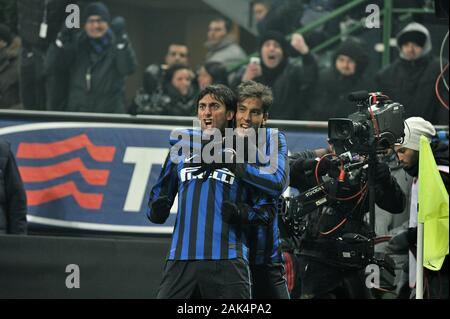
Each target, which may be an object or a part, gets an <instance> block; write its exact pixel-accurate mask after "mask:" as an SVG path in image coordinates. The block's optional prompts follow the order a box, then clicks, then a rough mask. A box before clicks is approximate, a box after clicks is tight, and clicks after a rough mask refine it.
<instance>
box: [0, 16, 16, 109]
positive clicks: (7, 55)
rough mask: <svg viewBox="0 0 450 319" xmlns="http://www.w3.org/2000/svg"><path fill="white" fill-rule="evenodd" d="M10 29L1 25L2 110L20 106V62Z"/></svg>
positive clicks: (0, 102) (0, 96)
mask: <svg viewBox="0 0 450 319" xmlns="http://www.w3.org/2000/svg"><path fill="white" fill-rule="evenodd" d="M12 42H13V36H12V34H11V31H10V30H9V28H8V27H7V26H6V25H4V24H0V109H3V108H12V107H15V106H17V105H19V102H20V101H19V67H18V65H19V60H18V57H17V56H18V53H19V52H18V51H19V48H18V47H17V46H14V45H11V43H12Z"/></svg>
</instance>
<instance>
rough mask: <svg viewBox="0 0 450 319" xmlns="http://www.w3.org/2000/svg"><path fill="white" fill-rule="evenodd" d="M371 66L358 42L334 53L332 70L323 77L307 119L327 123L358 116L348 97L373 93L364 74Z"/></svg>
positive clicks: (354, 40)
mask: <svg viewBox="0 0 450 319" xmlns="http://www.w3.org/2000/svg"><path fill="white" fill-rule="evenodd" d="M368 64H369V57H368V55H367V53H366V50H365V48H364V46H363V45H362V44H361V42H360V41H359V40H358V39H353V38H349V39H347V40H346V41H345V42H343V43H342V44H341V45H340V46H339V47H338V48H337V50H336V51H335V53H334V55H333V57H332V64H331V66H330V67H329V68H327V69H324V70H323V71H322V72H321V73H320V76H319V81H318V85H317V86H316V88H315V93H314V97H313V98H312V100H311V112H310V114H309V115H308V119H311V120H320V121H328V119H329V118H332V117H347V115H349V114H352V113H354V112H356V111H357V108H356V106H355V104H354V103H352V102H350V101H349V100H348V95H349V94H350V93H351V92H355V91H359V90H367V91H371V89H372V86H373V85H372V84H371V83H370V81H369V80H368V76H366V74H365V70H366V68H367V66H368Z"/></svg>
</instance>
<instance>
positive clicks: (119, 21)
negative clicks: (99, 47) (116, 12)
mask: <svg viewBox="0 0 450 319" xmlns="http://www.w3.org/2000/svg"><path fill="white" fill-rule="evenodd" d="M125 27H126V22H125V19H124V18H123V17H115V18H114V19H113V20H112V21H111V29H112V30H113V32H114V34H115V35H116V36H117V42H118V43H119V44H121V47H122V46H126V44H128V36H127V34H126V32H125Z"/></svg>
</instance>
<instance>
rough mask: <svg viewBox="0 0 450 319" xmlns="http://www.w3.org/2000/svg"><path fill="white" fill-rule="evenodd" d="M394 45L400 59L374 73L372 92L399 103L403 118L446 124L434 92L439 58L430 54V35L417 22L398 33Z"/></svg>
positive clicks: (445, 117)
mask: <svg viewBox="0 0 450 319" xmlns="http://www.w3.org/2000/svg"><path fill="white" fill-rule="evenodd" d="M397 44H398V49H399V51H400V56H399V58H398V59H397V60H396V61H395V62H393V63H392V64H390V65H388V66H386V67H385V68H383V69H382V70H381V71H380V72H379V73H378V74H377V76H376V79H375V80H376V85H377V87H376V89H377V90H378V91H382V92H384V93H386V94H387V95H388V96H389V97H390V98H391V99H392V100H394V101H398V102H400V103H401V104H403V105H404V106H405V109H406V117H412V116H420V117H423V118H424V119H425V120H427V121H430V122H431V123H433V124H435V125H437V124H447V125H448V113H447V112H446V111H445V110H444V109H443V107H442V106H441V105H440V103H439V102H438V100H437V97H436V93H435V84H436V80H437V78H438V76H439V74H440V73H441V70H440V62H439V58H437V57H434V56H433V55H432V54H431V49H432V43H431V37H430V32H429V31H428V29H427V28H425V27H424V26H423V25H421V24H419V23H416V22H413V23H410V24H408V25H407V26H406V27H405V28H404V29H403V30H402V31H401V32H400V33H399V34H398V36H397ZM445 63H446V62H445ZM445 63H444V65H445ZM446 76H447V77H448V73H447V75H446ZM440 91H441V92H444V91H445V88H443V87H442V88H441V90H440Z"/></svg>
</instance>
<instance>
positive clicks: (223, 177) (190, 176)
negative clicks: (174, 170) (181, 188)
mask: <svg viewBox="0 0 450 319" xmlns="http://www.w3.org/2000/svg"><path fill="white" fill-rule="evenodd" d="M199 169H200V166H198V167H186V168H183V169H182V170H181V171H180V180H181V182H182V183H184V182H188V181H191V180H194V179H203V178H204V175H205V173H202V174H199V175H195V172H197V170H199ZM209 178H212V179H215V180H217V181H219V182H222V183H226V184H230V185H233V184H234V181H235V179H236V177H235V175H234V174H233V173H232V172H231V171H229V170H228V169H216V170H215V171H214V173H212V174H210V175H209Z"/></svg>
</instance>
